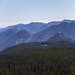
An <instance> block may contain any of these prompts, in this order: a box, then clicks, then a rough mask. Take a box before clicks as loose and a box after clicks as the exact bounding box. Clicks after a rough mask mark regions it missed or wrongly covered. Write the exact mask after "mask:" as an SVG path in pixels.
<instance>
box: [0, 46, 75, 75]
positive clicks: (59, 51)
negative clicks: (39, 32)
mask: <svg viewBox="0 0 75 75" xmlns="http://www.w3.org/2000/svg"><path fill="white" fill-rule="evenodd" d="M22 48H23V47H20V46H18V47H14V48H13V49H14V52H12V53H8V54H7V53H6V54H5V53H4V54H3V53H0V75H75V47H59V48H50V47H42V48H32V49H31V50H28V48H26V49H25V50H24V48H23V49H22ZM9 49H10V50H12V48H9ZM18 49H19V50H18ZM29 49H30V48H29ZM15 50H16V51H15Z"/></svg>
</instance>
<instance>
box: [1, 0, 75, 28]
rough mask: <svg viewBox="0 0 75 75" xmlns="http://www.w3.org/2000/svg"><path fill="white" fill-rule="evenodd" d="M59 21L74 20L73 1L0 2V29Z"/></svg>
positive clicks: (74, 6) (32, 0) (33, 0)
mask: <svg viewBox="0 0 75 75" xmlns="http://www.w3.org/2000/svg"><path fill="white" fill-rule="evenodd" d="M61 19H74V20H75V0H0V27H3V26H7V25H13V24H18V23H29V22H36V21H37V22H49V21H53V20H61Z"/></svg>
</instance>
